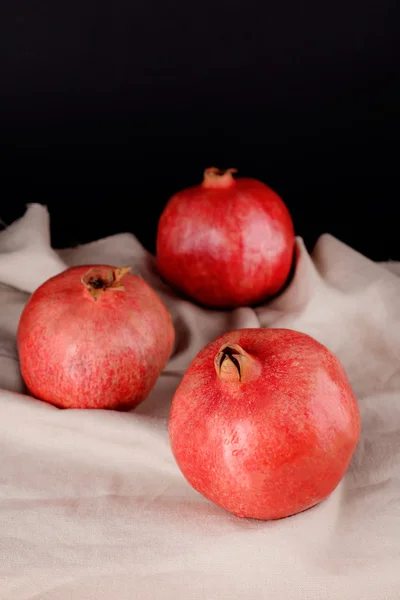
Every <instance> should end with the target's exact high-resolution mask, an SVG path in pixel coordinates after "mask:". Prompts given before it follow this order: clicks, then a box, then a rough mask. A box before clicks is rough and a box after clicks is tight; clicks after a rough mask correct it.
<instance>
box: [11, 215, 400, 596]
mask: <svg viewBox="0 0 400 600" xmlns="http://www.w3.org/2000/svg"><path fill="white" fill-rule="evenodd" d="M83 263H85V264H87V263H108V264H114V265H117V266H122V265H128V264H130V265H132V267H133V269H132V271H133V272H134V273H137V274H139V275H141V276H142V277H143V278H144V279H146V280H147V281H148V282H149V283H150V284H151V285H152V286H153V287H154V288H155V289H156V290H157V292H158V293H159V294H160V296H161V297H162V299H163V300H164V302H165V303H166V305H167V306H168V308H169V310H170V312H171V314H172V316H173V320H174V325H175V327H176V332H177V339H176V343H175V348H174V353H173V355H172V357H171V359H170V361H169V363H168V365H167V367H166V368H165V370H164V372H163V373H162V375H161V376H160V378H159V380H158V382H157V385H156V387H155V388H154V390H153V392H152V393H151V395H150V396H149V398H148V399H147V400H145V401H144V402H143V403H142V404H141V405H140V406H139V407H138V408H137V409H136V410H134V411H131V412H128V413H120V412H114V411H102V410H60V409H58V408H55V407H53V406H51V405H48V404H46V403H44V402H40V401H38V400H35V399H33V398H31V397H29V396H28V395H26V390H25V388H24V384H23V381H22V379H21V376H20V372H19V365H18V357H17V351H16V346H15V334H16V329H17V325H18V319H19V316H20V314H21V311H22V309H23V306H24V303H25V302H26V301H27V299H28V297H29V294H30V293H32V292H33V291H34V290H35V289H36V288H37V287H38V286H39V285H40V284H41V283H43V282H44V281H45V280H46V279H48V278H49V277H51V276H53V275H56V274H57V273H59V272H61V271H62V270H64V269H65V268H66V267H67V266H72V265H78V264H83ZM399 272H400V269H399V265H398V264H397V263H389V264H377V263H374V262H372V261H371V260H369V259H367V258H365V257H364V256H362V255H360V254H358V253H357V252H355V251H354V250H352V249H351V248H349V247H348V246H346V245H345V244H343V243H341V242H340V241H338V240H337V239H335V238H333V237H332V236H330V235H323V236H322V237H321V238H320V239H319V241H318V242H317V245H316V247H315V249H314V251H313V253H312V255H311V256H310V255H309V254H308V253H307V251H306V249H305V247H304V244H303V242H302V240H301V239H300V238H297V266H296V271H295V275H294V278H293V280H292V281H291V283H290V285H289V286H288V287H287V288H286V289H285V290H284V292H283V293H282V294H281V295H280V296H279V297H277V298H276V299H274V300H273V301H272V302H270V303H269V304H266V305H265V306H262V307H259V308H256V309H251V308H240V309H237V310H232V311H213V310H207V309H204V308H200V307H199V306H196V305H195V304H192V303H190V302H189V301H187V300H184V299H182V298H178V297H177V296H176V295H175V294H174V293H173V292H172V291H170V290H169V289H168V287H167V286H166V285H164V284H163V283H162V282H161V280H160V279H159V277H158V275H157V271H156V268H155V261H154V257H153V256H151V255H150V254H149V253H148V252H146V251H145V250H144V248H143V247H142V246H141V245H140V243H139V242H138V241H137V239H135V237H134V236H133V235H131V234H118V235H114V236H111V237H108V238H106V239H103V240H99V241H97V242H94V243H90V244H86V245H83V246H80V247H77V248H71V249H66V250H60V251H57V250H54V249H52V247H51V243H50V229H49V215H48V212H47V209H46V208H45V207H44V206H41V205H38V204H32V205H29V206H28V207H27V211H26V213H25V215H24V216H23V217H22V218H21V219H20V220H18V221H16V222H14V223H13V224H11V225H10V226H9V227H8V228H7V229H5V230H3V231H2V232H0V388H2V389H0V460H1V466H0V598H1V600H132V599H138V600H155V599H157V600H180V599H182V600H235V599H245V600H247V599H249V600H258V599H260V600H275V599H276V600H281V599H282V600H292V599H293V600H399V598H400V278H399V276H398V273H399ZM243 327H288V328H293V329H297V330H299V331H304V332H306V333H308V334H310V335H312V336H313V337H315V338H316V339H318V340H319V341H320V342H322V343H323V344H325V345H326V346H327V347H328V348H330V349H331V350H332V351H333V352H335V353H336V354H337V355H338V356H339V358H340V359H341V360H342V362H343V364H344V366H345V368H346V370H347V373H348V376H349V379H350V381H351V383H352V385H353V387H354V390H355V393H356V395H357V398H358V401H359V405H360V410H361V417H362V437H361V441H360V443H359V445H358V448H357V450H356V453H355V455H354V457H353V460H352V462H351V466H350V468H349V470H348V472H347V474H346V476H345V478H344V479H343V481H342V482H341V484H340V485H339V487H338V488H337V489H336V490H335V491H334V493H333V494H332V495H331V496H330V497H329V498H328V499H327V500H326V501H324V502H323V503H321V504H320V505H318V506H316V507H314V508H312V509H310V510H308V511H306V512H304V513H302V514H299V515H297V516H294V517H290V518H287V519H282V520H279V521H274V522H262V521H256V520H249V519H239V518H237V517H235V516H233V515H230V514H229V513H227V512H225V511H223V510H222V509H220V508H218V507H217V506H215V505H213V504H212V503H211V502H209V501H208V500H206V499H205V498H203V497H202V496H201V495H200V494H198V493H197V492H196V491H194V490H193V489H192V488H191V487H190V486H189V484H188V483H187V482H186V481H185V479H184V478H183V476H182V474H181V473H180V471H179V469H178V467H177V465H176V464H175V461H174V459H173V456H172V453H171V450H170V447H169V444H168V433H167V423H168V414H169V409H170V403H171V399H172V396H173V393H174V390H175V389H176V387H177V385H178V383H179V381H180V379H181V377H182V374H183V373H184V371H185V369H186V368H187V367H188V365H189V364H190V362H191V360H192V359H193V358H194V356H195V355H196V353H197V352H198V351H199V350H200V349H201V348H202V347H203V346H204V345H205V344H206V343H208V342H209V341H211V340H212V339H213V338H215V337H217V336H218V335H220V334H221V333H223V332H225V331H229V330H231V329H238V328H243Z"/></svg>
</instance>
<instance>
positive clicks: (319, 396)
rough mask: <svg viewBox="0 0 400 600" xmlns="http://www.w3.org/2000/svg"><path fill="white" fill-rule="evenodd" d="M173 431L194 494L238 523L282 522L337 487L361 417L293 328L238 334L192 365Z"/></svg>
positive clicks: (340, 379)
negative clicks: (243, 520) (252, 520)
mask: <svg viewBox="0 0 400 600" xmlns="http://www.w3.org/2000/svg"><path fill="white" fill-rule="evenodd" d="M169 433H170V441H171V448H172V451H173V454H174V456H175V459H176V461H177V464H178V466H179V467H180V469H181V471H182V473H183V475H184V476H185V477H186V479H187V480H188V482H189V483H190V484H191V485H192V486H193V487H194V488H195V489H196V490H197V491H199V492H200V493H201V494H203V495H204V496H205V497H206V498H209V499H210V500H212V501H213V502H215V504H218V505H219V506H221V507H222V508H224V509H226V510H227V511H230V512H232V513H234V514H235V515H237V516H239V517H253V518H256V519H279V518H281V517H286V516H289V515H293V514H295V513H298V512H300V511H303V510H306V509H307V508H310V507H311V506H313V505H315V504H317V503H318V502H321V500H323V499H324V498H326V497H327V496H328V495H329V494H330V493H331V492H332V491H333V490H334V489H335V488H336V486H337V485H338V484H339V482H340V480H341V478H342V477H343V475H344V473H345V471H346V469H347V467H348V465H349V462H350V459H351V456H352V454H353V452H354V449H355V447H356V444H357V442H358V439H359V435H360V416H359V410H358V405H357V401H356V399H355V397H354V394H353V392H352V389H351V387H350V384H349V382H348V379H347V376H346V373H345V371H344V369H343V367H342V365H341V363H340V362H339V360H338V359H337V358H336V357H335V356H334V355H333V354H332V353H331V352H330V351H329V350H328V349H327V348H325V346H323V345H322V344H320V343H319V342H317V341H316V340H314V339H313V338H311V337H309V336H308V335H305V334H303V333H299V332H296V331H291V330H289V329H242V330H240V331H232V332H230V333H226V334H225V335H222V336H221V337H219V338H218V339H216V340H215V341H213V342H211V343H210V344H208V345H207V346H205V348H203V350H201V351H200V352H199V354H198V355H197V357H196V358H195V359H194V361H193V362H192V364H191V365H190V367H189V369H188V370H187V371H186V373H185V375H184V377H183V379H182V381H181V383H180V385H179V387H178V389H177V391H176V393H175V396H174V398H173V402H172V409H171V416H170V423H169Z"/></svg>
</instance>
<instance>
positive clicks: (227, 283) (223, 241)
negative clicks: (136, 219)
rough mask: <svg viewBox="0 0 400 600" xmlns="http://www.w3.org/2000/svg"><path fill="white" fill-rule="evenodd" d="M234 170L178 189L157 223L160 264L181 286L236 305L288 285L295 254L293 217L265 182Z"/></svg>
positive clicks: (207, 299) (220, 304)
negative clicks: (234, 175) (235, 175)
mask: <svg viewBox="0 0 400 600" xmlns="http://www.w3.org/2000/svg"><path fill="white" fill-rule="evenodd" d="M234 172H235V169H228V170H226V171H220V170H219V169H216V168H215V167H211V168H209V169H206V170H205V172H204V180H203V183H202V184H201V185H197V186H194V187H191V188H188V189H186V190H183V191H181V192H178V193H177V194H175V195H174V196H173V197H172V198H171V199H170V200H169V202H168V203H167V205H166V207H165V209H164V211H163V213H162V215H161V217H160V220H159V224H158V232H157V266H158V270H159V272H160V274H161V275H162V277H163V278H164V279H165V280H166V281H167V282H168V283H169V284H170V285H171V286H172V287H174V288H176V289H178V290H180V291H181V292H183V293H185V294H186V295H187V296H189V297H190V298H193V299H194V300H196V301H198V302H199V303H201V304H203V305H206V306H210V307H214V308H233V307H237V306H247V305H252V304H257V303H260V302H261V301H263V300H265V299H267V298H268V297H270V296H272V295H274V294H276V293H277V292H278V291H279V290H280V289H281V288H282V287H283V285H284V284H285V282H286V280H287V278H288V275H289V272H290V268H291V265H292V260H293V254H294V229H293V223H292V219H291V216H290V214H289V211H288V209H287V208H286V206H285V204H284V203H283V201H282V200H281V198H280V197H279V196H278V195H277V194H276V193H275V192H274V191H273V190H272V189H270V188H269V187H268V186H266V185H265V184H264V183H261V181H257V180H255V179H248V178H238V179H234V178H233V176H232V173H234Z"/></svg>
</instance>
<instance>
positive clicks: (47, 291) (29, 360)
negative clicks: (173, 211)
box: [17, 265, 174, 409]
mask: <svg viewBox="0 0 400 600" xmlns="http://www.w3.org/2000/svg"><path fill="white" fill-rule="evenodd" d="M93 266H95V267H96V269H101V270H103V269H104V271H105V272H107V271H108V270H109V269H112V268H113V267H109V266H107V265H100V266H98V265H87V266H80V267H73V268H70V269H67V270H66V271H64V272H63V273H61V274H60V275H57V276H55V277H53V278H51V279H49V280H48V281H46V282H45V283H44V284H43V285H41V286H40V287H39V288H38V289H37V290H36V291H35V292H34V293H33V295H32V296H31V298H30V300H29V301H28V303H27V304H26V306H25V308H24V311H23V313H22V315H21V319H20V322H19V328H18V334H17V342H18V351H19V358H20V365H21V372H22V376H23V378H24V380H25V383H26V385H27V387H28V389H29V391H30V392H31V394H32V395H33V396H35V397H37V398H39V399H41V400H45V401H47V402H50V403H52V404H55V405H56V406H59V407H63V408H107V409H128V408H133V407H135V406H137V405H138V404H139V403H140V402H141V401H142V400H144V399H145V398H146V397H147V396H148V394H149V393H150V391H151V389H152V388H153V386H154V384H155V382H156V380H157V377H158V376H159V374H160V372H161V370H162V369H163V367H164V366H165V364H166V362H167V360H168V358H169V356H170V354H171V350H172V345H173V341H174V328H173V325H172V322H171V318H170V315H169V313H168V311H167V309H166V307H165V306H164V304H163V302H162V301H161V299H160V298H159V297H158V296H157V294H156V293H155V292H154V291H153V290H152V289H151V287H150V286H149V285H148V284H147V283H146V282H145V281H144V280H142V279H141V278H139V277H137V276H136V275H132V274H130V273H128V274H126V275H124V277H123V278H122V279H121V284H123V286H124V288H125V291H110V290H107V291H106V292H105V293H103V294H102V295H101V297H100V298H99V299H98V300H97V302H95V301H94V300H93V298H92V297H91V296H90V293H89V292H88V290H87V288H86V287H85V286H84V285H83V284H82V282H81V278H82V276H83V275H85V274H86V273H87V272H88V270H89V269H90V268H91V267H93Z"/></svg>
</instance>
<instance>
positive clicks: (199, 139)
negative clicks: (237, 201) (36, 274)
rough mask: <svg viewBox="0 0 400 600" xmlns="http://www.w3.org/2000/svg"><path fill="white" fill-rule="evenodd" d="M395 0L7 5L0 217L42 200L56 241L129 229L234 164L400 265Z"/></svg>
mask: <svg viewBox="0 0 400 600" xmlns="http://www.w3.org/2000/svg"><path fill="white" fill-rule="evenodd" d="M398 22H399V21H398V18H397V15H396V1H395V0H393V1H392V2H390V1H389V0H382V1H379V0H374V1H372V2H367V1H366V0H364V1H361V0H349V1H348V2H340V1H336V2H328V3H324V2H321V1H318V2H317V1H316V0H312V1H311V2H306V3H303V2H298V1H295V0H291V1H289V2H285V1H283V2H278V3H276V2H274V3H272V2H271V3H269V2H262V1H260V0H258V1H257V2H255V1H254V0H249V1H247V2H245V1H244V0H239V1H230V2H218V1H216V2H214V3H207V2H202V3H197V2H190V1H188V0H178V1H174V2H171V1H169V2H162V1H161V0H156V1H150V0H134V1H130V2H122V1H121V0H117V1H116V2H114V3H110V2H105V1H104V0H96V1H94V0H93V1H92V0H91V1H88V0H82V1H81V2H77V1H76V0H72V1H69V2H64V3H60V2H54V1H53V0H52V1H50V0H43V1H40V2H39V1H37V0H36V1H34V0H31V1H29V2H27V1H25V2H20V1H15V0H14V1H13V2H11V1H10V0H3V1H2V3H1V5H0V98H1V103H0V127H1V142H0V144H1V148H0V150H1V180H0V181H1V184H0V185H1V190H0V203H1V204H0V216H1V218H2V219H3V221H5V222H6V223H9V222H11V221H12V220H13V219H15V218H16V217H18V216H20V215H21V214H22V213H23V211H24V206H25V204H26V203H27V202H32V201H33V200H36V201H40V202H42V203H44V204H47V205H48V207H49V209H50V212H51V216H52V237H53V243H54V245H56V246H65V245H69V244H76V243H81V242H85V241H89V240H93V239H96V238H98V237H100V236H104V235H109V234H112V233H115V232H118V231H132V232H133V233H135V234H136V235H137V236H138V237H139V239H140V240H141V241H142V242H143V243H144V244H145V246H146V247H147V248H148V249H150V250H154V243H155V233H156V225H157V220H158V217H159V215H160V212H161V210H162V208H163V206H164V205H165V203H166V201H167V199H168V197H169V196H170V195H171V194H172V193H174V192H175V191H177V190H179V189H182V188H184V187H186V186H188V185H192V184H195V183H199V182H200V181H201V178H202V172H203V169H204V168H205V167H207V166H211V165H215V166H218V167H220V168H226V167H236V168H238V169H239V174H240V175H243V176H252V177H256V178H258V179H261V180H263V181H264V182H265V183H268V184H269V185H270V186H271V187H273V188H274V189H275V190H276V191H277V192H278V193H279V194H280V195H281V196H282V198H283V199H284V200H285V202H286V203H287V205H288V207H289V209H290V210H291V212H292V215H293V218H294V222H295V227H296V232H297V233H298V234H299V235H302V236H303V237H304V238H305V241H306V243H307V245H308V247H309V248H311V247H312V246H313V244H314V243H315V240H316V239H317V237H318V236H319V235H320V234H321V233H323V232H325V231H329V232H331V233H332V234H334V235H336V236H337V237H339V238H340V239H342V240H343V241H345V242H347V243H349V244H350V245H352V246H353V247H355V248H356V249H358V250H359V251H361V252H363V253H365V254H367V255H368V256H370V257H371V258H374V259H388V258H392V259H396V258H397V259H400V243H399V234H398V222H399V217H400V207H399V202H398V187H399V186H398V164H399V153H398V150H397V146H398V142H399V128H398V127H399V107H400V105H399V94H398V75H397V72H398V65H399V59H400V56H399V54H400V53H399V43H398V42H397V38H398V37H399V36H398V30H399V26H398Z"/></svg>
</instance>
